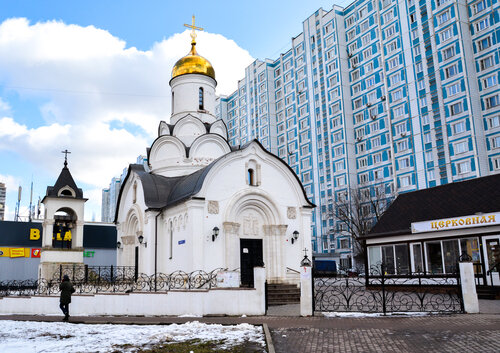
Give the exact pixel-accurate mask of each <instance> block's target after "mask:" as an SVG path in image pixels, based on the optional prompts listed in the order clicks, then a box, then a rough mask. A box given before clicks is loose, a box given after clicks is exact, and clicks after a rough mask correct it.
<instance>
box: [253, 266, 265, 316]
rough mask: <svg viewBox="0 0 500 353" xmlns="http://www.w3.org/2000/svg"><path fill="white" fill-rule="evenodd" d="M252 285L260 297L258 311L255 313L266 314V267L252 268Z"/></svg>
mask: <svg viewBox="0 0 500 353" xmlns="http://www.w3.org/2000/svg"><path fill="white" fill-rule="evenodd" d="M253 278H254V287H255V289H256V291H257V295H258V297H259V298H260V300H259V303H258V308H259V311H260V312H259V313H258V314H257V315H265V314H266V269H265V268H264V267H254V268H253Z"/></svg>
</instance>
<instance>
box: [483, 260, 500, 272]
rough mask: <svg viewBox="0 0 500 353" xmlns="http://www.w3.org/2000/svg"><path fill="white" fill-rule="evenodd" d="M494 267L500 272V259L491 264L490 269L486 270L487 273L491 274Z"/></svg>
mask: <svg viewBox="0 0 500 353" xmlns="http://www.w3.org/2000/svg"><path fill="white" fill-rule="evenodd" d="M494 269H496V270H497V272H500V261H497V262H496V263H495V264H493V265H491V267H490V268H489V269H488V271H486V275H490V274H491V272H493V270H494Z"/></svg>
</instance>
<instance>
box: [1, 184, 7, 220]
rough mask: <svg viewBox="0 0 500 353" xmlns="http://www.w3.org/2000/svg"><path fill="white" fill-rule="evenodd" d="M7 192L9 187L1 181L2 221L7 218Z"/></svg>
mask: <svg viewBox="0 0 500 353" xmlns="http://www.w3.org/2000/svg"><path fill="white" fill-rule="evenodd" d="M6 193H7V188H6V187H5V184H4V183H0V221H3V220H4V218H5V196H6Z"/></svg>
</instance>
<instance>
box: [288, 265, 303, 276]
mask: <svg viewBox="0 0 500 353" xmlns="http://www.w3.org/2000/svg"><path fill="white" fill-rule="evenodd" d="M286 270H287V271H291V272H294V273H297V274H299V275H300V271H297V270H294V269H293V268H290V267H287V268H286Z"/></svg>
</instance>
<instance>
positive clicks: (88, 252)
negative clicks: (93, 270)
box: [83, 250, 95, 257]
mask: <svg viewBox="0 0 500 353" xmlns="http://www.w3.org/2000/svg"><path fill="white" fill-rule="evenodd" d="M94 254H95V251H90V250H87V251H84V252H83V257H94Z"/></svg>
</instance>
